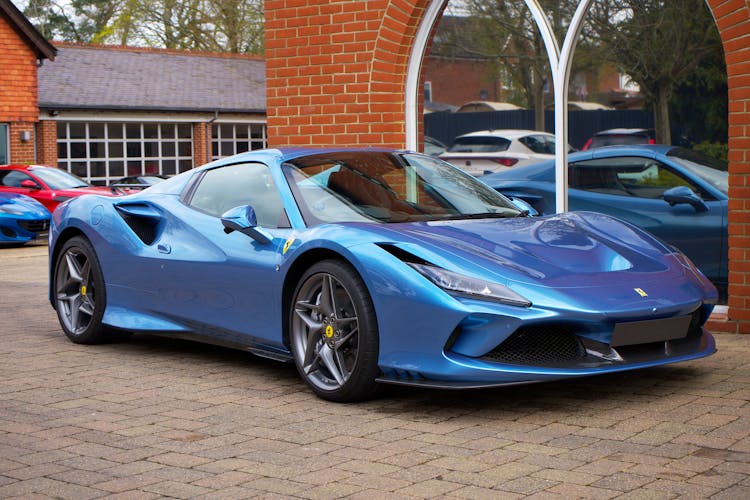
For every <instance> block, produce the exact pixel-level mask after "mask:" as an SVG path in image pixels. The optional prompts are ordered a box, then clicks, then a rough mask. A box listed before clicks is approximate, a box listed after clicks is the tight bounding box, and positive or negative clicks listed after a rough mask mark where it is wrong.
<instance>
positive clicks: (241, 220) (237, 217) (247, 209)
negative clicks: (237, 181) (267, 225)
mask: <svg viewBox="0 0 750 500" xmlns="http://www.w3.org/2000/svg"><path fill="white" fill-rule="evenodd" d="M221 224H222V225H223V226H224V232H225V233H227V234H229V233H231V232H233V231H238V232H240V233H242V234H244V235H247V236H249V237H251V238H252V239H254V240H255V241H257V242H258V243H262V244H266V243H270V242H271V241H272V240H273V236H272V235H271V234H269V233H268V232H267V231H266V230H265V229H263V228H262V227H260V226H258V218H257V217H256V215H255V209H253V207H251V206H250V205H243V206H239V207H234V208H230V209H229V210H227V211H226V212H224V215H222V216H221Z"/></svg>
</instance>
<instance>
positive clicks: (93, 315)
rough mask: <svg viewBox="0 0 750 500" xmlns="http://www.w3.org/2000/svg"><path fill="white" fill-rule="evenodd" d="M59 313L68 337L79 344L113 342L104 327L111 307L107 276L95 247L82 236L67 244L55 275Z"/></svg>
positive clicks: (55, 300)
mask: <svg viewBox="0 0 750 500" xmlns="http://www.w3.org/2000/svg"><path fill="white" fill-rule="evenodd" d="M52 279H53V285H52V290H53V293H54V297H53V300H54V303H55V310H56V311H57V319H58V320H59V321H60V326H61V327H62V329H63V331H64V332H65V335H66V336H67V337H68V338H69V339H70V340H72V341H73V342H75V343H76V344H98V343H101V342H106V341H109V340H110V338H111V337H110V334H111V332H110V331H109V330H108V329H107V328H106V327H104V325H102V316H104V309H105V307H106V304H107V293H106V290H105V287H104V276H103V275H102V269H101V266H100V265H99V259H97V257H96V252H94V249H93V247H92V246H91V243H89V241H88V240H87V239H86V238H84V237H82V236H75V237H73V238H71V239H69V240H68V241H66V242H65V244H64V245H63V247H62V248H61V249H60V252H59V254H58V256H57V259H56V260H55V269H54V274H53V275H52Z"/></svg>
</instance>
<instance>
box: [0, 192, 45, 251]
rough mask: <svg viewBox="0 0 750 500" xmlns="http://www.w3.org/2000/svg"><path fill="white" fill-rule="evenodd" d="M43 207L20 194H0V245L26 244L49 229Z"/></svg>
mask: <svg viewBox="0 0 750 500" xmlns="http://www.w3.org/2000/svg"><path fill="white" fill-rule="evenodd" d="M49 220H50V213H49V211H48V210H47V209H46V208H44V205H42V204H41V203H39V202H38V201H36V200H34V199H33V198H29V197H28V196H24V195H21V194H15V193H0V243H26V242H28V241H31V240H33V239H35V238H37V237H38V236H39V235H40V234H42V233H45V232H46V231H47V229H48V228H49Z"/></svg>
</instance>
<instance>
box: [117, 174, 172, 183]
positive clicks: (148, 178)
mask: <svg viewBox="0 0 750 500" xmlns="http://www.w3.org/2000/svg"><path fill="white" fill-rule="evenodd" d="M164 179H168V177H167V176H166V175H130V176H128V177H123V178H122V179H119V180H117V181H115V182H113V183H112V184H113V185H115V186H118V185H120V184H126V185H129V186H131V185H140V186H153V185H154V184H158V183H159V182H161V181H163V180H164Z"/></svg>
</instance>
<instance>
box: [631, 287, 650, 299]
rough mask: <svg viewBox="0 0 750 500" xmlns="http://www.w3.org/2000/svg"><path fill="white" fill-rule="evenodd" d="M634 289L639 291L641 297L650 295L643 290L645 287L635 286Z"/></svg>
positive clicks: (636, 291)
mask: <svg viewBox="0 0 750 500" xmlns="http://www.w3.org/2000/svg"><path fill="white" fill-rule="evenodd" d="M633 290H635V293H637V294H638V295H640V296H641V297H648V294H647V293H646V292H644V291H643V288H633Z"/></svg>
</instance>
